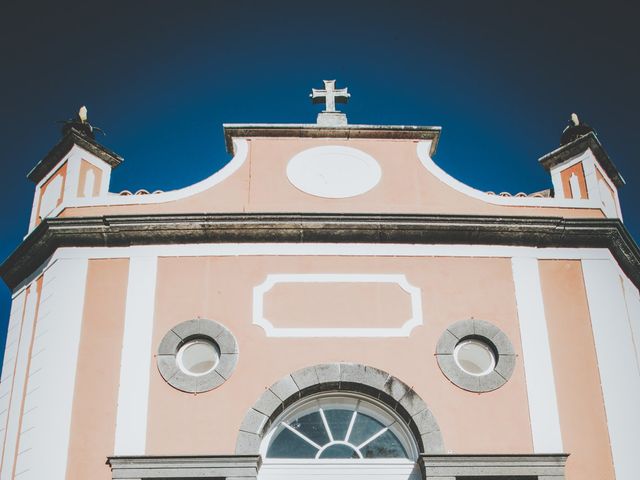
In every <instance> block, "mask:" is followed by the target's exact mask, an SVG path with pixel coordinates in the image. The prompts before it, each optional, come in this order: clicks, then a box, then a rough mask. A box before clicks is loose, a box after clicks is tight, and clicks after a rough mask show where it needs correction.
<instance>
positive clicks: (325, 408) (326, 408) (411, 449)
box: [263, 394, 417, 460]
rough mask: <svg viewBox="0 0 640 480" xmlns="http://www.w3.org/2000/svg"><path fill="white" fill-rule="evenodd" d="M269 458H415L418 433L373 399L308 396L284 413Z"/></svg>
mask: <svg viewBox="0 0 640 480" xmlns="http://www.w3.org/2000/svg"><path fill="white" fill-rule="evenodd" d="M263 456H264V458H265V459H307V460H332V459H333V460H335V459H354V460H365V459H406V460H415V459H416V458H417V449H416V446H415V442H414V441H413V438H412V436H411V434H410V432H409V431H408V429H407V428H406V426H405V425H404V423H403V422H402V420H400V419H399V418H398V417H397V416H396V415H395V414H394V413H392V412H391V411H389V410H388V409H387V408H386V407H384V406H382V405H381V404H378V403H377V402H375V401H374V400H372V399H368V398H363V397H356V396H348V395H340V396H337V395H331V394H325V395H322V396H317V397H313V398H311V399H306V400H305V401H303V402H301V403H299V404H298V405H295V406H294V407H293V408H291V409H289V410H288V411H286V412H285V413H284V414H283V415H281V416H280V417H279V418H278V419H277V420H276V421H275V422H274V424H273V426H272V430H271V431H270V432H269V434H268V435H267V436H266V438H265V442H264V445H263Z"/></svg>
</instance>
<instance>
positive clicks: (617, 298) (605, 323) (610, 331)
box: [582, 260, 640, 480]
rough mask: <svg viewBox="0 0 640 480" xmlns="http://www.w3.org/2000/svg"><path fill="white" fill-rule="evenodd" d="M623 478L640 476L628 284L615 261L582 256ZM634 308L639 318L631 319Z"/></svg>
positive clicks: (639, 396)
mask: <svg viewBox="0 0 640 480" xmlns="http://www.w3.org/2000/svg"><path fill="white" fill-rule="evenodd" d="M582 270H583V275H584V283H585V288H586V291H587V300H588V303H589V312H590V314H591V327H592V328H593V337H594V341H595V346H596V353H597V356H598V368H599V370H600V382H601V384H602V394H603V397H604V406H605V410H606V412H607V424H608V427H609V439H610V441H611V453H612V455H613V465H614V468H615V472H616V479H617V480H636V479H637V478H638V443H639V440H640V407H639V406H640V374H638V368H637V361H638V357H637V354H636V349H635V345H634V340H633V339H634V335H633V333H634V332H633V330H632V328H631V323H632V322H633V323H634V324H637V322H638V321H640V319H638V318H637V317H635V315H637V310H636V308H637V307H636V306H634V304H633V302H632V303H631V304H630V306H631V308H630V309H629V311H628V310H627V304H626V302H625V295H624V289H623V282H622V278H621V277H620V274H619V273H618V272H619V270H618V268H617V266H616V265H614V264H613V261H612V260H582ZM631 312H633V315H634V317H635V318H630V316H629V313H631Z"/></svg>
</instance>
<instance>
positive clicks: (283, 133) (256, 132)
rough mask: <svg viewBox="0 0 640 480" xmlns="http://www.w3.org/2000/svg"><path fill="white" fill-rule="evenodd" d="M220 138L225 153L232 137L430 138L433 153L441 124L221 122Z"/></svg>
mask: <svg viewBox="0 0 640 480" xmlns="http://www.w3.org/2000/svg"><path fill="white" fill-rule="evenodd" d="M222 127H223V129H224V141H225V145H226V147H227V152H229V153H230V154H233V153H234V151H233V148H234V145H233V139H234V138H239V137H240V138H249V137H256V138H338V139H345V140H347V139H350V138H367V139H370V138H377V139H380V138H382V139H393V140H401V139H402V140H432V142H433V143H432V145H431V151H430V154H431V155H434V154H435V153H436V147H437V145H438V140H439V139H440V132H441V130H442V128H441V127H421V126H413V125H336V126H328V125H322V124H320V125H318V124H317V123H302V124H290V123H266V124H242V123H225V124H223V126H222Z"/></svg>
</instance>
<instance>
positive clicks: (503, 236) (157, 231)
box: [0, 213, 640, 288]
mask: <svg viewBox="0 0 640 480" xmlns="http://www.w3.org/2000/svg"><path fill="white" fill-rule="evenodd" d="M243 242H245V243H249V242H254V243H255V242H260V243H275V242H289V243H291V242H293V243H324V242H327V243H402V244H444V245H501V246H531V247H539V248H543V247H564V248H607V249H609V250H610V251H611V253H612V254H613V256H614V258H615V259H616V261H617V262H618V264H619V265H620V267H621V269H622V270H623V271H624V272H625V274H626V275H628V276H629V278H630V279H631V280H632V281H633V282H634V284H635V285H636V286H638V287H640V249H638V246H637V245H636V243H635V241H634V240H633V238H632V237H631V236H630V235H629V232H628V231H627V229H626V228H625V227H624V225H623V224H622V222H621V221H620V220H618V219H596V218H592V219H586V218H560V217H515V216H500V217H496V216H481V215H395V214H384V215H383V214H287V213H282V214H260V213H256V214H246V213H241V214H240V213H239V214H163V215H122V216H103V217H77V218H75V217H65V218H48V219H46V220H44V221H43V222H41V223H40V225H38V227H36V228H35V229H34V230H33V231H32V232H31V233H30V234H29V235H28V236H27V237H26V238H25V240H24V241H23V242H22V244H20V246H19V247H18V248H17V249H16V250H15V251H14V252H13V253H12V254H11V255H10V256H9V257H8V258H7V259H6V260H5V261H4V263H3V264H2V265H0V276H2V278H3V279H4V281H5V283H6V284H7V285H8V286H9V288H14V287H16V285H18V284H19V283H20V282H21V281H22V280H24V279H25V278H26V277H27V276H28V275H30V274H31V273H33V272H34V271H35V270H36V269H37V268H38V267H39V266H40V265H41V264H42V263H44V262H45V261H46V260H47V258H49V257H50V256H51V255H52V254H53V253H54V252H55V251H56V249H57V248H62V247H128V246H134V245H173V244H183V243H196V244H197V243H243Z"/></svg>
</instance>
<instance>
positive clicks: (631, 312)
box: [624, 278, 640, 375]
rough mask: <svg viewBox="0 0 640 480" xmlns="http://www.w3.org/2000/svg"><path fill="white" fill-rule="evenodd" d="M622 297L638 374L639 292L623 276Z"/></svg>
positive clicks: (639, 368) (639, 336)
mask: <svg viewBox="0 0 640 480" xmlns="http://www.w3.org/2000/svg"><path fill="white" fill-rule="evenodd" d="M624 298H625V301H626V304H627V315H628V317H629V327H630V328H631V336H632V340H633V345H634V347H635V353H636V361H637V363H636V366H637V367H638V375H640V292H638V289H637V288H636V287H635V286H634V285H633V283H631V280H629V279H628V278H624Z"/></svg>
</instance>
